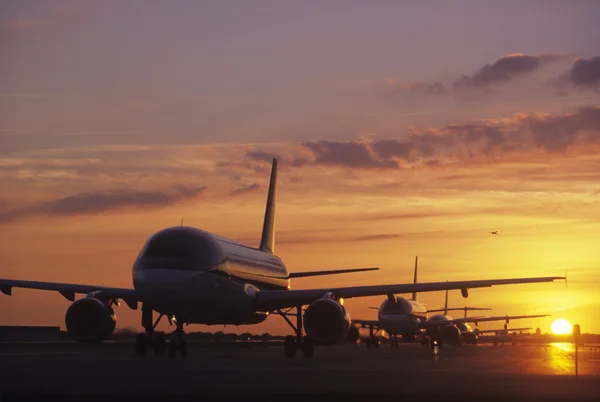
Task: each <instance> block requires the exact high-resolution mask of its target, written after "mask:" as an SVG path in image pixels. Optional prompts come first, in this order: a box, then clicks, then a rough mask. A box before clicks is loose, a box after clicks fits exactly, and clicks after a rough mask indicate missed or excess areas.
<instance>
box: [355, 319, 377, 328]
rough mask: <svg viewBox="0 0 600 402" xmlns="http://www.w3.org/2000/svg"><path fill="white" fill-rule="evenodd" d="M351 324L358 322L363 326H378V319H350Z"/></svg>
mask: <svg viewBox="0 0 600 402" xmlns="http://www.w3.org/2000/svg"><path fill="white" fill-rule="evenodd" d="M352 324H358V325H361V326H362V327H363V328H364V327H372V328H379V321H377V320H360V319H359V320H352Z"/></svg>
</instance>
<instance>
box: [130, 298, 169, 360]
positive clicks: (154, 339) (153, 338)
mask: <svg viewBox="0 0 600 402" xmlns="http://www.w3.org/2000/svg"><path fill="white" fill-rule="evenodd" d="M162 317H163V315H162V314H161V315H159V316H158V318H157V319H156V322H152V309H151V308H149V307H146V306H142V327H144V330H145V332H144V333H143V334H139V335H138V336H137V337H136V338H135V354H136V355H137V356H145V355H146V353H147V352H148V348H150V347H151V348H152V349H153V350H154V354H155V355H157V356H164V354H165V349H166V344H165V334H164V332H157V333H155V332H154V329H155V328H156V326H157V325H158V323H159V322H160V319H161V318H162Z"/></svg>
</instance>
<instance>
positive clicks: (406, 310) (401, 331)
mask: <svg viewBox="0 0 600 402" xmlns="http://www.w3.org/2000/svg"><path fill="white" fill-rule="evenodd" d="M377 319H378V321H379V322H380V324H381V328H383V329H384V330H385V331H386V332H387V333H389V334H393V335H402V337H403V338H404V339H412V338H414V337H415V336H416V335H417V334H418V333H419V323H420V322H421V321H425V320H427V309H426V308H425V306H424V305H423V304H421V303H419V302H417V301H414V300H409V299H405V298H403V297H396V301H391V300H389V299H386V300H384V301H383V302H382V303H381V305H380V306H379V310H378V311H377Z"/></svg>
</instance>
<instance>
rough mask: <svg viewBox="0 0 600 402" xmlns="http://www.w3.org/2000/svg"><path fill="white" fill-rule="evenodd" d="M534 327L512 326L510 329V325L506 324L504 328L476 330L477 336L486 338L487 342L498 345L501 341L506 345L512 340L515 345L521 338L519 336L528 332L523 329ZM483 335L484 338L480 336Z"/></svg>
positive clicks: (528, 329) (527, 329)
mask: <svg viewBox="0 0 600 402" xmlns="http://www.w3.org/2000/svg"><path fill="white" fill-rule="evenodd" d="M531 329H532V328H531V327H526V328H511V329H510V330H509V329H508V325H507V324H504V328H503V329H486V330H481V331H480V330H475V331H476V332H477V338H478V340H484V341H487V342H490V341H491V342H492V343H493V344H494V346H498V345H499V344H500V343H501V344H502V346H504V343H505V342H509V341H510V342H511V343H512V344H513V345H516V344H517V339H518V338H519V336H522V335H526V334H527V332H525V333H524V332H523V331H530V330H531ZM517 331H518V332H519V334H520V335H517ZM485 334H493V335H485ZM480 335H483V336H484V337H483V338H480V337H479V336H480Z"/></svg>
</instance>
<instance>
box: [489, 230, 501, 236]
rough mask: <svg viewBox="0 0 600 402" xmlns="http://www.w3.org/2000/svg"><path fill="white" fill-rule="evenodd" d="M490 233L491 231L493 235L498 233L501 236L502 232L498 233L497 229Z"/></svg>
mask: <svg viewBox="0 0 600 402" xmlns="http://www.w3.org/2000/svg"><path fill="white" fill-rule="evenodd" d="M488 233H490V234H493V235H498V236H500V233H498V231H497V230H494V231H493V232H488Z"/></svg>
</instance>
